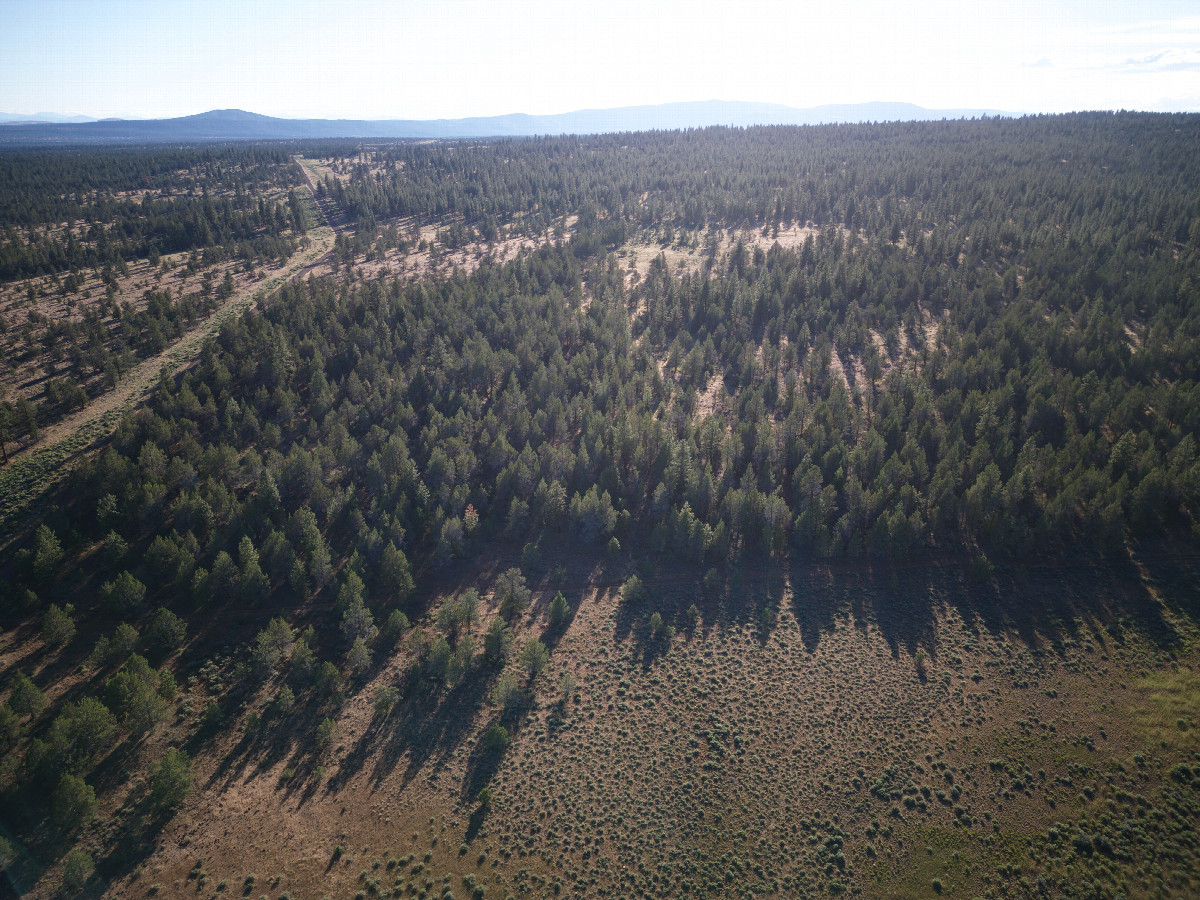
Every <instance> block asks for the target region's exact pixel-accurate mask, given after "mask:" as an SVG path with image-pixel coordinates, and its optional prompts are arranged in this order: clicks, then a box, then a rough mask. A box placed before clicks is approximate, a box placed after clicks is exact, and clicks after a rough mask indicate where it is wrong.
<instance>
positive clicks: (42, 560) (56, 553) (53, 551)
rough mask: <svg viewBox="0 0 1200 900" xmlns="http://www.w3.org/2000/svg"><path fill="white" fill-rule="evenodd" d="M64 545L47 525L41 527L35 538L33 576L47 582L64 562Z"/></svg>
mask: <svg viewBox="0 0 1200 900" xmlns="http://www.w3.org/2000/svg"><path fill="white" fill-rule="evenodd" d="M62 556H63V551H62V545H61V544H60V543H59V542H58V537H57V536H56V535H55V534H54V532H53V531H51V530H50V529H49V528H47V527H46V526H45V525H40V526H39V527H38V530H37V532H36V534H35V535H34V538H33V562H32V566H33V576H34V578H36V579H37V580H38V581H46V580H47V579H48V578H49V577H50V576H51V574H52V573H53V572H54V570H55V569H56V568H57V567H58V564H59V562H61V561H62Z"/></svg>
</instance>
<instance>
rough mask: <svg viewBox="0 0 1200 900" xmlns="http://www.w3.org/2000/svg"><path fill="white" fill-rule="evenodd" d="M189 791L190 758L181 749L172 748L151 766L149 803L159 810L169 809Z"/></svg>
mask: <svg viewBox="0 0 1200 900" xmlns="http://www.w3.org/2000/svg"><path fill="white" fill-rule="evenodd" d="M191 792H192V770H191V759H190V758H189V757H188V755H187V753H186V752H184V751H183V750H176V749H174V748H172V749H170V750H168V751H167V752H166V753H164V754H163V756H162V758H161V759H160V760H159V761H158V762H157V763H155V764H154V765H153V766H152V767H151V770H150V803H151V805H153V806H154V807H155V808H156V809H158V810H160V811H166V810H171V809H174V808H175V807H177V806H178V805H179V804H181V803H182V802H183V801H184V800H186V799H187V797H188V795H189V794H190V793H191Z"/></svg>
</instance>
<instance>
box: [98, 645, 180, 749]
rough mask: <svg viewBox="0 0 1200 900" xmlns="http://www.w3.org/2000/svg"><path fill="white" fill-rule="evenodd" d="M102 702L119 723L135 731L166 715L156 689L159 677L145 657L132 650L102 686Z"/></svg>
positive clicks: (161, 699)
mask: <svg viewBox="0 0 1200 900" xmlns="http://www.w3.org/2000/svg"><path fill="white" fill-rule="evenodd" d="M104 703H105V705H106V706H107V707H108V708H109V709H111V710H112V711H113V712H114V713H116V715H117V716H119V717H120V719H121V721H122V723H123V724H124V725H125V726H126V727H128V728H131V729H133V730H135V731H147V730H149V729H150V728H151V727H153V726H154V725H155V724H157V723H158V722H159V721H161V720H162V718H163V716H165V715H166V711H167V705H166V701H165V700H164V699H163V697H162V695H161V694H160V692H159V676H158V673H157V672H156V671H154V669H152V668H150V664H149V663H148V662H146V659H145V657H142V656H139V655H137V654H136V653H135V654H134V655H133V656H131V657H130V658H129V661H128V662H126V663H125V665H124V666H122V667H121V670H120V671H118V672H117V673H116V674H115V675H113V676H112V677H111V678H109V679H108V681H107V682H105V685H104Z"/></svg>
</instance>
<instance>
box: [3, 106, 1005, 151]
mask: <svg viewBox="0 0 1200 900" xmlns="http://www.w3.org/2000/svg"><path fill="white" fill-rule="evenodd" d="M984 115H988V116H993V115H1005V113H1002V112H1000V111H999V110H992V109H925V108H924V107H921V106H916V105H914V104H912V103H845V104H833V105H827V106H813V107H809V108H807V109H798V108H796V107H791V106H780V105H777V104H771V103H743V102H737V101H725V100H705V101H696V102H690V103H664V104H661V105H658V106H624V107H619V108H616V109H584V110H578V111H576V112H568V113H559V114H557V115H550V116H530V115H525V114H523V113H514V114H511V115H505V116H483V117H474V118H467V119H374V120H371V119H278V118H273V117H271V116H261V115H258V114H257V113H250V112H244V111H243V110H240V109H218V110H212V111H211V112H206V113H200V114H199V115H195V116H182V117H180V118H176V119H101V120H86V117H73V118H71V119H69V120H68V119H66V117H61V116H60V117H58V118H59V121H52V118H53V114H51V113H38V114H36V115H35V116H30V117H14V116H12V114H0V144H88V143H96V144H117V143H161V142H168V141H170V142H174V141H243V140H305V139H312V138H468V137H524V136H529V135H542V134H600V133H605V132H620V131H647V130H652V129H677V128H704V127H707V126H709V125H730V126H736V127H746V126H750V125H819V124H826V123H834V122H897V121H904V122H909V121H928V120H937V119H967V118H974V117H978V116H984ZM35 118H36V119H40V121H37V122H31V121H30V119H35ZM80 119H84V120H83V121H80Z"/></svg>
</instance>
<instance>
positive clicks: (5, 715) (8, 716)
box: [0, 703, 21, 754]
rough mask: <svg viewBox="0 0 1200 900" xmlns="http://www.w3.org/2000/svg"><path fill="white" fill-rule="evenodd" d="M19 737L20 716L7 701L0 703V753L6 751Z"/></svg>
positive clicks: (14, 744)
mask: <svg viewBox="0 0 1200 900" xmlns="http://www.w3.org/2000/svg"><path fill="white" fill-rule="evenodd" d="M20 739H21V719H20V717H18V716H17V714H16V713H15V712H13V710H12V708H11V707H10V706H9V705H8V704H7V703H0V754H3V753H7V752H8V751H9V750H11V749H12V748H13V747H15V746H16V744H17V741H18V740H20Z"/></svg>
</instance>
